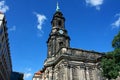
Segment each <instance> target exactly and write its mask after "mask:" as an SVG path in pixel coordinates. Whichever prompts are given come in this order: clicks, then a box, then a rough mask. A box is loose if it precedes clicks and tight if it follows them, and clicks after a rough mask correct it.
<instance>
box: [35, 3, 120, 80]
mask: <svg viewBox="0 0 120 80" xmlns="http://www.w3.org/2000/svg"><path fill="white" fill-rule="evenodd" d="M51 25H52V29H51V32H50V34H49V38H48V41H47V48H48V50H47V51H48V52H47V59H46V60H45V62H44V67H43V69H42V70H41V72H40V74H38V73H37V74H36V73H35V74H34V76H33V80H105V79H104V78H103V77H102V75H101V68H100V59H101V57H102V56H103V55H104V53H100V52H95V51H89V50H83V49H76V48H71V47H70V37H69V35H68V32H67V30H66V28H65V18H64V16H63V14H62V12H61V11H60V9H59V6H58V4H57V8H56V12H55V14H54V15H53V19H52V21H51ZM118 80H120V79H118Z"/></svg>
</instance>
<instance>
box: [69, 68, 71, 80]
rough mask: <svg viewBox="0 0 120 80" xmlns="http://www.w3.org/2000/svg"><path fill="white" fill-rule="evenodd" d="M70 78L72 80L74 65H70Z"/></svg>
mask: <svg viewBox="0 0 120 80" xmlns="http://www.w3.org/2000/svg"><path fill="white" fill-rule="evenodd" d="M69 76H70V80H72V66H70V75H69Z"/></svg>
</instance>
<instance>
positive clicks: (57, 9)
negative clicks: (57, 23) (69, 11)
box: [56, 2, 60, 11]
mask: <svg viewBox="0 0 120 80" xmlns="http://www.w3.org/2000/svg"><path fill="white" fill-rule="evenodd" d="M59 10H60V8H59V4H58V2H57V7H56V11H59Z"/></svg>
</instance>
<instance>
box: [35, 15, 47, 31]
mask: <svg viewBox="0 0 120 80" xmlns="http://www.w3.org/2000/svg"><path fill="white" fill-rule="evenodd" d="M34 14H35V15H36V17H37V20H38V25H37V29H38V30H40V31H42V25H43V23H44V21H45V20H46V19H47V18H46V16H45V15H42V14H38V13H34Z"/></svg>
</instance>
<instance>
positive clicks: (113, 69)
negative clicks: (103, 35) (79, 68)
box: [101, 32, 120, 79]
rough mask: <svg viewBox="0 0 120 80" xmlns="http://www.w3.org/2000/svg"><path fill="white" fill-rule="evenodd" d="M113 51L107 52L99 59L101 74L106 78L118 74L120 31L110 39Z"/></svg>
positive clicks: (119, 67) (119, 64) (115, 76)
mask: <svg viewBox="0 0 120 80" xmlns="http://www.w3.org/2000/svg"><path fill="white" fill-rule="evenodd" d="M112 47H113V48H114V51H112V52H109V53H107V54H106V55H105V56H104V57H103V58H102V60H101V67H102V74H103V76H104V77H106V78H108V79H116V78H117V77H118V76H120V74H119V72H120V32H119V33H118V35H116V36H115V37H114V39H113V41H112Z"/></svg>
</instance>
